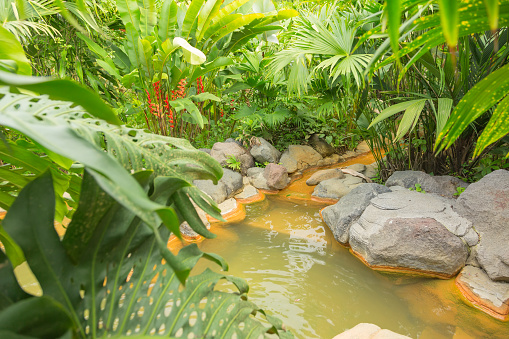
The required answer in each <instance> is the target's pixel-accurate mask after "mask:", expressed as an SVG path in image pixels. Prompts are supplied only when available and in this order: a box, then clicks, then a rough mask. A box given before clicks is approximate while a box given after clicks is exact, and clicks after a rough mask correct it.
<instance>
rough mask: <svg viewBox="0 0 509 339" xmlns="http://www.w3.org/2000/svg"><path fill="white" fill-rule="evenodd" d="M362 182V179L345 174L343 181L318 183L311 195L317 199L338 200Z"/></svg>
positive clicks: (331, 180) (332, 180)
mask: <svg viewBox="0 0 509 339" xmlns="http://www.w3.org/2000/svg"><path fill="white" fill-rule="evenodd" d="M363 182H364V180H363V179H362V178H359V177H354V176H353V175H350V174H345V177H344V178H343V179H329V180H324V181H322V182H320V183H319V184H318V185H317V186H316V187H315V190H314V191H313V194H312V195H313V196H315V197H319V198H329V199H340V198H342V197H344V196H345V195H347V194H348V193H350V191H351V190H353V189H354V188H355V187H357V186H359V185H361V184H362V183H363Z"/></svg>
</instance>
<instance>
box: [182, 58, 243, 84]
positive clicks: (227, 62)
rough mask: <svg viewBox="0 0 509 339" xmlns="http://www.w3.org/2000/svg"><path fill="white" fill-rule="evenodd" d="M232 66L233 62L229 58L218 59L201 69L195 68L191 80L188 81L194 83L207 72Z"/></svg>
mask: <svg viewBox="0 0 509 339" xmlns="http://www.w3.org/2000/svg"><path fill="white" fill-rule="evenodd" d="M232 64H233V60H232V59H231V58H227V57H219V58H217V59H214V60H213V61H211V62H209V63H206V64H204V65H203V66H202V67H201V68H197V69H196V70H195V71H194V73H193V76H192V77H191V79H190V80H189V81H190V82H194V81H196V79H198V77H200V76H203V75H205V74H207V73H209V72H212V71H214V70H216V69H219V68H221V67H226V66H229V65H232Z"/></svg>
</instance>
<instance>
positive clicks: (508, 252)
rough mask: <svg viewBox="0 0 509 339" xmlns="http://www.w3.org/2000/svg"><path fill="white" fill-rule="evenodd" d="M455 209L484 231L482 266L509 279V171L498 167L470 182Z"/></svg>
mask: <svg viewBox="0 0 509 339" xmlns="http://www.w3.org/2000/svg"><path fill="white" fill-rule="evenodd" d="M454 210H455V211H456V212H457V213H458V214H460V215H462V216H463V217H465V218H467V219H468V220H470V221H471V222H472V223H473V225H474V227H475V230H476V231H477V232H478V233H479V235H480V242H479V245H477V248H476V249H477V256H476V257H477V260H478V262H479V264H480V265H481V267H482V268H483V269H484V270H485V271H486V273H487V274H488V276H489V277H490V278H491V279H492V280H499V281H507V282H509V171H506V170H498V171H494V172H492V173H490V174H488V175H486V176H485V177H484V178H482V179H481V180H479V181H478V182H476V183H473V184H471V185H470V186H468V188H467V189H466V190H465V191H464V192H463V193H462V194H461V195H460V197H459V198H458V200H457V201H456V204H455V206H454Z"/></svg>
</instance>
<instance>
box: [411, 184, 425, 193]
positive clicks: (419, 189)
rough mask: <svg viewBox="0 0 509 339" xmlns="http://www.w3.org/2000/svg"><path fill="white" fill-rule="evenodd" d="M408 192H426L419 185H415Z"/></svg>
mask: <svg viewBox="0 0 509 339" xmlns="http://www.w3.org/2000/svg"><path fill="white" fill-rule="evenodd" d="M409 190H410V191H416V192H419V193H426V191H425V190H424V189H423V188H422V187H421V184H415V185H414V187H411V188H409Z"/></svg>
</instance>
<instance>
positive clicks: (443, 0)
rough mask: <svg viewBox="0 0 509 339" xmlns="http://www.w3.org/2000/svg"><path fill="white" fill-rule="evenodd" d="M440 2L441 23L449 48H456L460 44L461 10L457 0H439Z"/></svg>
mask: <svg viewBox="0 0 509 339" xmlns="http://www.w3.org/2000/svg"><path fill="white" fill-rule="evenodd" d="M438 3H439V4H440V12H439V13H440V23H441V24H442V29H443V33H444V37H445V41H447V44H448V45H449V48H451V49H455V48H456V45H457V44H458V34H459V27H458V22H459V18H460V15H459V12H458V7H459V6H458V1H457V0H439V1H438Z"/></svg>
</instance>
